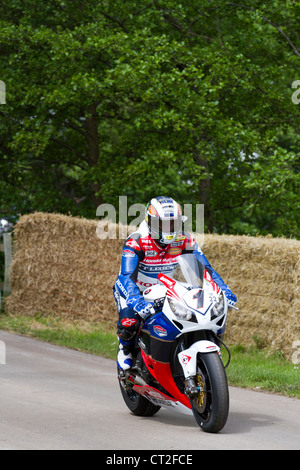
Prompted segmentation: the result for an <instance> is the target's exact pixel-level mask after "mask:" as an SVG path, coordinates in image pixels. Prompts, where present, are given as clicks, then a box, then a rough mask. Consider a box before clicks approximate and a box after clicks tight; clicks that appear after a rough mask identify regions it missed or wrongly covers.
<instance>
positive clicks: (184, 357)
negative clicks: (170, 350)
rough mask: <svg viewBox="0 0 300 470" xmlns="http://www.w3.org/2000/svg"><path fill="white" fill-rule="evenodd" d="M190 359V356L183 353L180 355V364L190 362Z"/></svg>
mask: <svg viewBox="0 0 300 470" xmlns="http://www.w3.org/2000/svg"><path fill="white" fill-rule="evenodd" d="M190 360H191V356H187V355H186V354H184V355H183V356H182V357H181V362H182V364H184V365H185V364H187V363H188V362H190Z"/></svg>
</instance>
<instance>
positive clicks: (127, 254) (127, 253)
mask: <svg viewBox="0 0 300 470" xmlns="http://www.w3.org/2000/svg"><path fill="white" fill-rule="evenodd" d="M122 255H123V256H125V258H134V257H135V253H134V252H133V251H131V250H123V253H122Z"/></svg>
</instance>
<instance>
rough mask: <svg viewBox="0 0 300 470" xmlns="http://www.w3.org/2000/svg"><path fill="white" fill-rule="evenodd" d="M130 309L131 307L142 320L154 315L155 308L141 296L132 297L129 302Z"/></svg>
mask: <svg viewBox="0 0 300 470" xmlns="http://www.w3.org/2000/svg"><path fill="white" fill-rule="evenodd" d="M127 305H128V307H131V308H132V309H133V310H134V311H135V312H136V313H137V314H138V315H139V316H140V317H141V318H143V319H144V318H145V317H146V316H147V315H148V314H149V313H152V310H153V307H152V304H151V303H150V302H146V300H144V299H143V297H141V296H140V295H138V296H134V297H130V298H129V299H128V300H127Z"/></svg>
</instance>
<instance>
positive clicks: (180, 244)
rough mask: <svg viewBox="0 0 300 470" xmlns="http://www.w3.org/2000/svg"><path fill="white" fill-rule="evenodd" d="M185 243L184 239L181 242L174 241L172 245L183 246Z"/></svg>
mask: <svg viewBox="0 0 300 470" xmlns="http://www.w3.org/2000/svg"><path fill="white" fill-rule="evenodd" d="M182 245H183V241H181V242H178V241H177V240H176V241H175V242H172V243H171V246H182Z"/></svg>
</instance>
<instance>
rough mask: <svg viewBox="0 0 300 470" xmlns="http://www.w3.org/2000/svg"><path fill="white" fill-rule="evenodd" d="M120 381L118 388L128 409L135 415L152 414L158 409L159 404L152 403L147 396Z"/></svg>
mask: <svg viewBox="0 0 300 470" xmlns="http://www.w3.org/2000/svg"><path fill="white" fill-rule="evenodd" d="M119 383H120V390H121V394H122V397H123V400H124V401H125V403H126V405H127V407H128V408H129V410H130V411H131V412H132V413H133V414H134V415H136V416H153V415H155V413H157V412H158V411H159V410H160V406H157V405H154V404H153V403H151V401H149V400H147V398H145V397H143V396H142V395H140V394H139V393H137V392H135V391H134V390H133V389H132V387H131V386H127V387H126V384H124V383H123V382H122V380H120V381H119Z"/></svg>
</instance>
